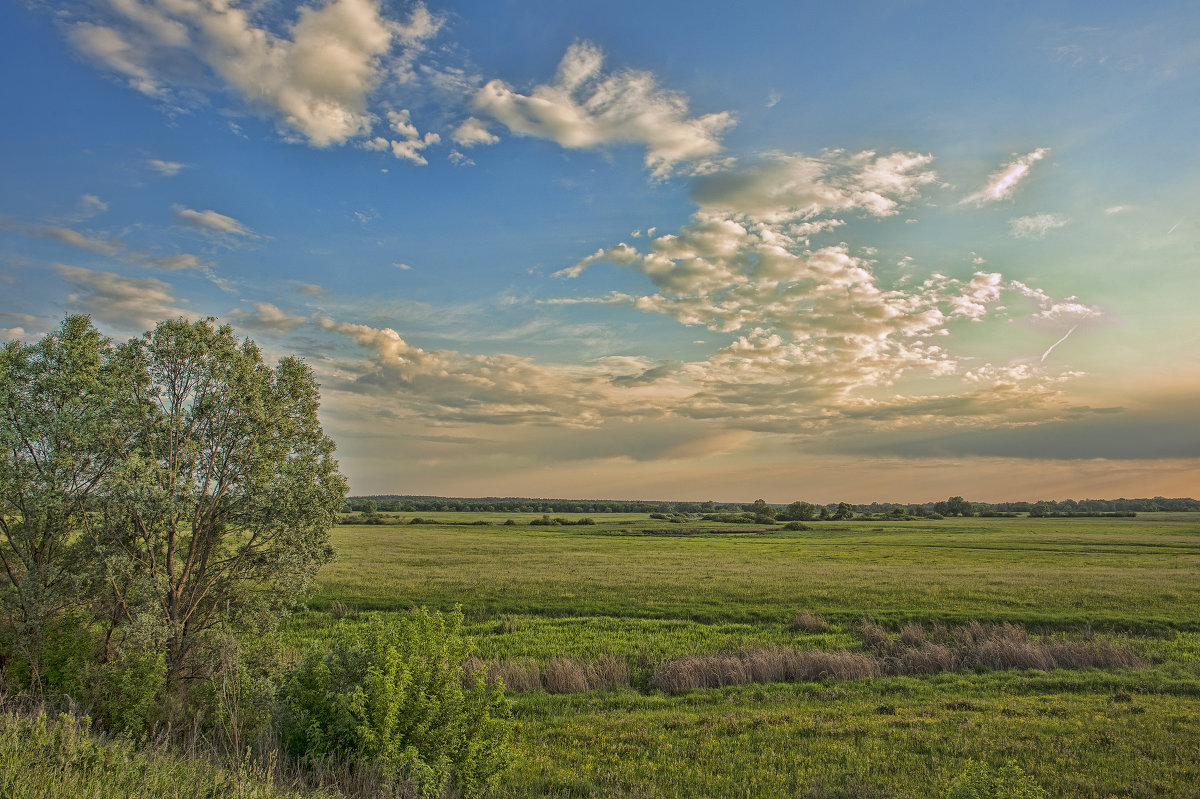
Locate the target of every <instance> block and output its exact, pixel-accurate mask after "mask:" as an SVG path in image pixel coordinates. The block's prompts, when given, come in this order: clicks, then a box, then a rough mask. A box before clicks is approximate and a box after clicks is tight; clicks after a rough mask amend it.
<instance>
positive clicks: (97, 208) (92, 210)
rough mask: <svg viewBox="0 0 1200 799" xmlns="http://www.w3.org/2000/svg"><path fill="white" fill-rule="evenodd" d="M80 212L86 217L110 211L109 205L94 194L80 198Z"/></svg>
mask: <svg viewBox="0 0 1200 799" xmlns="http://www.w3.org/2000/svg"><path fill="white" fill-rule="evenodd" d="M79 209H80V212H81V213H83V214H84V215H86V216H94V215H96V214H99V213H103V212H105V211H107V210H108V203H106V202H104V200H101V199H100V198H99V197H97V196H96V195H94V194H85V195H83V196H82V197H80V198H79Z"/></svg>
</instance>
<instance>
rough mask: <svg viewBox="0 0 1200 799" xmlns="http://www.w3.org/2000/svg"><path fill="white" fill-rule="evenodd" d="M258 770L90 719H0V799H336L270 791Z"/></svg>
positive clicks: (9, 715)
mask: <svg viewBox="0 0 1200 799" xmlns="http://www.w3.org/2000/svg"><path fill="white" fill-rule="evenodd" d="M271 776H272V775H271V774H270V773H269V772H268V771H267V770H266V769H264V768H262V767H256V766H253V765H250V764H241V765H240V767H238V768H235V769H229V768H221V767H219V766H216V765H213V764H212V763H210V762H207V761H205V760H203V759H200V758H195V759H188V758H184V757H181V756H179V755H176V754H172V753H170V752H166V751H162V750H159V749H156V748H153V747H148V746H145V745H140V744H134V743H132V742H130V741H127V740H119V739H117V740H114V739H111V738H107V737H105V736H104V735H101V734H99V733H97V732H96V731H94V730H92V729H91V724H90V720H89V719H87V718H84V719H82V720H76V719H73V718H71V717H70V716H67V715H59V716H57V717H56V718H55V717H50V716H47V715H46V714H45V713H44V712H43V713H39V714H37V715H33V716H26V715H22V714H17V713H13V712H11V711H5V712H0V796H3V797H4V799H60V798H61V797H88V799H91V798H92V797H113V798H114V799H116V797H120V799H163V798H164V797H172V799H227V798H228V797H236V799H337V797H340V794H334V793H332V792H329V791H305V792H300V791H295V790H286V789H284V788H280V787H277V786H276V785H274V784H273V782H272V780H271Z"/></svg>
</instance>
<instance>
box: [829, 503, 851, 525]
mask: <svg viewBox="0 0 1200 799" xmlns="http://www.w3.org/2000/svg"><path fill="white" fill-rule="evenodd" d="M830 518H832V519H835V520H836V521H844V520H845V519H853V518H854V508H852V507H850V503H849V502H839V503H838V506H837V510H836V511H834V512H833V516H831V517H830Z"/></svg>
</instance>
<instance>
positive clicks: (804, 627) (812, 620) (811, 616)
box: [792, 610, 829, 633]
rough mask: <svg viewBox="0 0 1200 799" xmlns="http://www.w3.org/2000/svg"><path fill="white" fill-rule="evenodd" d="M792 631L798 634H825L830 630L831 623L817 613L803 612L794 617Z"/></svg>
mask: <svg viewBox="0 0 1200 799" xmlns="http://www.w3.org/2000/svg"><path fill="white" fill-rule="evenodd" d="M792 629H793V630H796V631H797V632H806V633H823V632H825V631H827V630H828V629H829V622H827V621H825V618H824V617H823V616H820V615H818V614H816V613H809V612H808V611H807V610H804V611H801V612H800V613H797V614H796V615H795V616H793V617H792Z"/></svg>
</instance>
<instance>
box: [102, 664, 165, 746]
mask: <svg viewBox="0 0 1200 799" xmlns="http://www.w3.org/2000/svg"><path fill="white" fill-rule="evenodd" d="M166 673H167V664H166V658H165V656H164V654H163V653H162V652H147V651H143V650H136V649H129V650H126V651H124V652H122V653H121V654H120V655H119V656H118V657H115V658H113V659H111V660H109V661H108V662H106V663H101V664H99V665H97V666H93V667H90V668H89V669H87V670H86V671H85V675H86V676H85V680H84V685H83V692H82V693H83V695H82V697H81V698H82V699H83V700H84V701H85V702H87V704H89V705H90V706H91V708H92V712H93V713H94V714H95V715H96V718H97V720H98V721H100V722H101V723H102V724H103V725H104V727H105V728H107V729H109V730H112V731H113V732H119V733H124V734H126V735H129V736H130V737H132V738H140V737H142V736H143V735H144V734H145V733H146V732H147V731H148V730H149V728H150V726H151V725H152V724H153V722H154V721H155V716H156V713H157V712H158V710H159V709H160V707H161V705H162V699H163V682H164V678H165V677H166Z"/></svg>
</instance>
